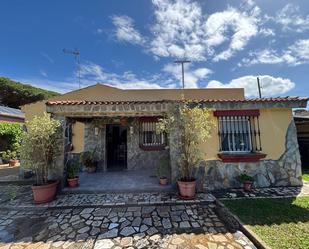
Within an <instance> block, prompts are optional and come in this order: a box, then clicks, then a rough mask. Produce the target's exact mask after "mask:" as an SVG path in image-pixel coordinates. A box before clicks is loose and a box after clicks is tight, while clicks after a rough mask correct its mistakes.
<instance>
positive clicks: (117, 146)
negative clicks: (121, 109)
mask: <svg viewBox="0 0 309 249" xmlns="http://www.w3.org/2000/svg"><path fill="white" fill-rule="evenodd" d="M106 157H107V160H106V162H107V169H108V170H123V169H126V168H127V127H125V126H121V125H106Z"/></svg>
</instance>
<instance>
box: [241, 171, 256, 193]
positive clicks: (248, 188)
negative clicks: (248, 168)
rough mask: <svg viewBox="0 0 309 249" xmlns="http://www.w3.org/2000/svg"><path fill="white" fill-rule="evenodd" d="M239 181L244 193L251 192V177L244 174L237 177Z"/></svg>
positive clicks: (252, 179)
mask: <svg viewBox="0 0 309 249" xmlns="http://www.w3.org/2000/svg"><path fill="white" fill-rule="evenodd" d="M239 180H240V182H242V184H243V188H244V190H245V191H251V189H252V186H253V181H254V178H253V177H252V176H249V175H247V174H246V173H242V174H240V176H239Z"/></svg>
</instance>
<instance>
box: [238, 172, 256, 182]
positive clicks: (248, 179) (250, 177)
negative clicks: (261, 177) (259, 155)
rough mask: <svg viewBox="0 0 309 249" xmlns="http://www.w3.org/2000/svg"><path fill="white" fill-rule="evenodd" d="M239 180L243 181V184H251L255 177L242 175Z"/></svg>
mask: <svg viewBox="0 0 309 249" xmlns="http://www.w3.org/2000/svg"><path fill="white" fill-rule="evenodd" d="M239 180H240V181H241V182H247V181H249V182H253V180H254V179H253V177H252V176H249V175H247V174H246V173H242V174H240V176H239Z"/></svg>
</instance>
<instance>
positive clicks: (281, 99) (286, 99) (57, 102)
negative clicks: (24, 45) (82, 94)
mask: <svg viewBox="0 0 309 249" xmlns="http://www.w3.org/2000/svg"><path fill="white" fill-rule="evenodd" d="M186 101H189V102H193V103H226V102H235V103H255V102H299V101H308V98H304V97H274V98H254V99H243V100H239V99H193V100H186ZM173 102H174V103H175V102H184V101H180V100H176V101H175V100H157V101H88V100H55V101H48V102H47V103H46V104H47V105H126V104H156V103H173Z"/></svg>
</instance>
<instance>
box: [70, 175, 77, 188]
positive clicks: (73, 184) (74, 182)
mask: <svg viewBox="0 0 309 249" xmlns="http://www.w3.org/2000/svg"><path fill="white" fill-rule="evenodd" d="M68 185H69V187H70V188H76V187H78V186H79V177H78V176H76V177H75V178H68Z"/></svg>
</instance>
